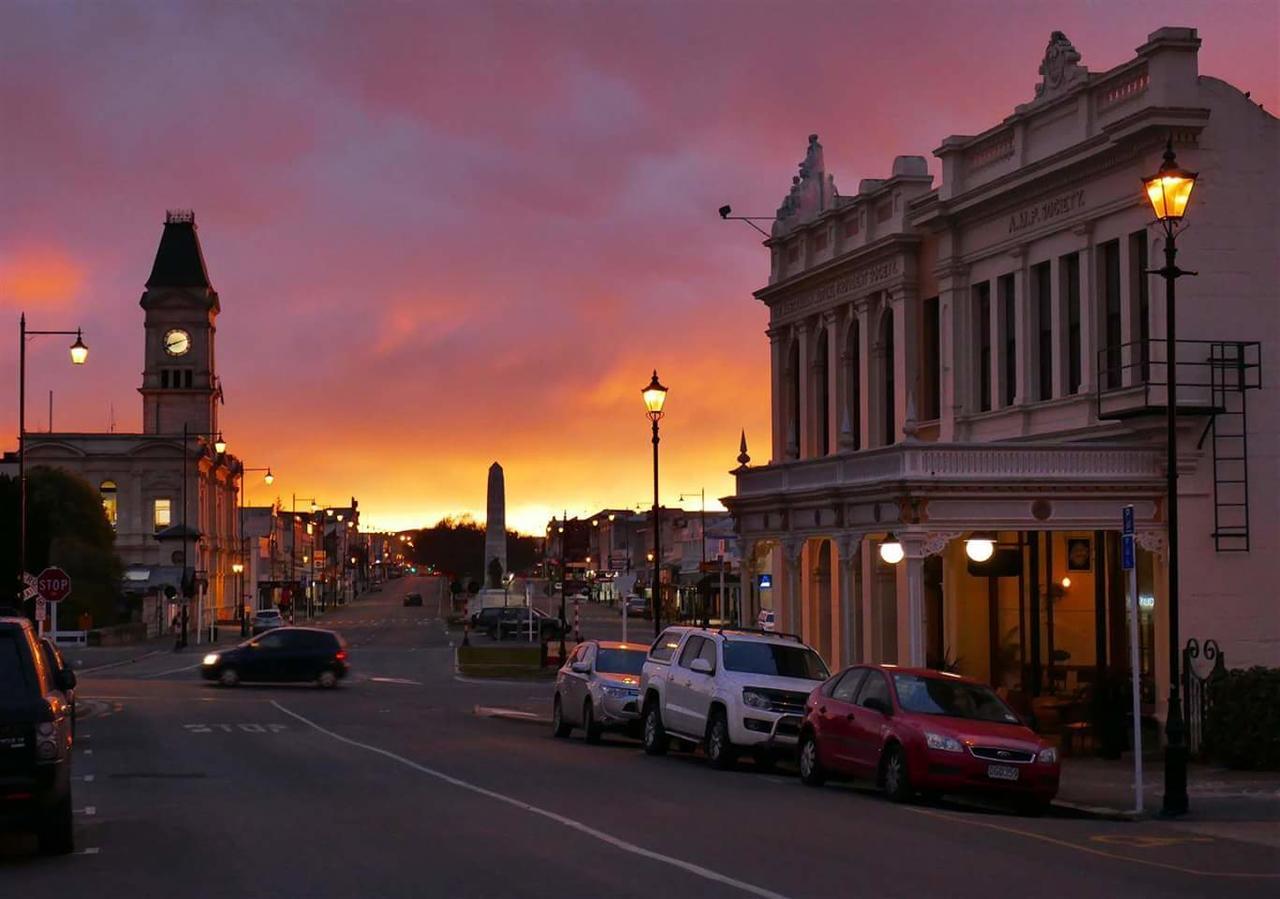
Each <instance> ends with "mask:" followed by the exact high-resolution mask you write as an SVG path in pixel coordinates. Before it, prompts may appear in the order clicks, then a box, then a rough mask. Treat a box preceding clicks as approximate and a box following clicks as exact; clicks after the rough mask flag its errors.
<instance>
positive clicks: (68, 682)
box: [58, 668, 76, 690]
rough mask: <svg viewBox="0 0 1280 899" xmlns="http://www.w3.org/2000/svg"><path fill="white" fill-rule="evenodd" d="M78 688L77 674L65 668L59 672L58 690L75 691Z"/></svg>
mask: <svg viewBox="0 0 1280 899" xmlns="http://www.w3.org/2000/svg"><path fill="white" fill-rule="evenodd" d="M75 688H76V673H75V672H74V671H72V670H71V669H70V668H63V669H62V670H61V671H59V672H58V689H60V690H74V689H75Z"/></svg>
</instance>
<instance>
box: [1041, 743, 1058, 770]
mask: <svg viewBox="0 0 1280 899" xmlns="http://www.w3.org/2000/svg"><path fill="white" fill-rule="evenodd" d="M1036 761H1040V762H1044V763H1045V764H1046V765H1052V764H1055V763H1056V762H1057V761H1058V750H1057V749H1054V748H1053V747H1052V746H1050V747H1048V748H1047V749H1041V750H1040V754H1039V755H1038V756H1036Z"/></svg>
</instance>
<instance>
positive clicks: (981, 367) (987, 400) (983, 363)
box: [973, 281, 991, 412]
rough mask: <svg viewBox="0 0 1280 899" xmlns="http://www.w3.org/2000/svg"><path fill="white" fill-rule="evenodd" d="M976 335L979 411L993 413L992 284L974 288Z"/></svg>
mask: <svg viewBox="0 0 1280 899" xmlns="http://www.w3.org/2000/svg"><path fill="white" fill-rule="evenodd" d="M973 308H974V321H973V328H974V333H975V334H976V335H977V337H978V357H977V358H978V377H977V378H976V379H975V380H976V381H977V382H978V411H979V412H989V411H991V282H990V281H983V282H982V283H981V284H975V285H974V287H973Z"/></svg>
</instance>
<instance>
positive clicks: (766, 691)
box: [640, 627, 829, 768]
mask: <svg viewBox="0 0 1280 899" xmlns="http://www.w3.org/2000/svg"><path fill="white" fill-rule="evenodd" d="M828 676H829V672H828V671H827V666H826V664H825V663H824V662H823V661H822V657H821V656H819V655H818V654H817V653H816V652H814V650H813V649H812V648H810V647H809V646H806V645H805V644H804V642H803V641H801V640H800V638H799V637H796V636H793V635H791V634H774V633H765V632H763V631H754V630H746V629H729V628H715V629H713V628H690V627H673V628H667V629H666V630H665V631H663V632H662V633H661V634H660V635H659V636H658V638H657V640H655V641H654V643H653V645H652V646H651V647H650V649H649V655H648V657H647V658H646V660H645V663H644V669H643V671H642V674H641V678H640V679H641V691H642V695H643V697H644V701H643V711H642V713H641V714H642V718H643V724H644V731H643V734H644V737H643V740H644V750H645V752H646V753H648V754H649V755H661V754H662V753H664V752H666V751H667V748H668V742H669V737H672V736H674V737H677V738H679V739H681V740H684V741H685V742H688V743H692V744H699V743H701V744H702V745H703V747H704V748H705V750H706V753H707V758H708V760H709V761H710V762H711V764H712V765H714V766H715V767H717V768H731V767H733V765H734V763H735V761H736V760H737V756H738V753H739V752H740V751H741V750H743V749H749V750H750V751H751V752H752V754H753V756H754V758H755V760H756V762H757V763H758V764H761V765H771V764H772V763H773V762H774V761H775V760H776V758H777V756H779V755H781V754H783V753H790V752H794V751H795V746H796V741H797V739H798V738H799V735H800V725H801V724H802V723H803V721H804V717H803V716H804V709H805V701H806V700H807V699H808V697H809V693H810V692H811V691H812V690H813V688H814V687H815V686H816V685H817V683H818V682H820V681H823V680H826V678H827V677H828Z"/></svg>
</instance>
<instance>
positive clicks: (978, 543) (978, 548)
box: [964, 533, 996, 562]
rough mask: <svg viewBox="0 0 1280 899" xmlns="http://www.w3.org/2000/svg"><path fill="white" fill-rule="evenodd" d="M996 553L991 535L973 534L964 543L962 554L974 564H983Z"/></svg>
mask: <svg viewBox="0 0 1280 899" xmlns="http://www.w3.org/2000/svg"><path fill="white" fill-rule="evenodd" d="M995 551H996V541H995V538H994V537H993V536H992V535H991V534H981V533H974V534H971V535H969V539H967V540H965V542H964V552H965V555H967V556H968V557H969V558H970V559H972V560H973V561H975V562H985V561H987V559H990V558H991V556H992V555H994V554H995Z"/></svg>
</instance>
